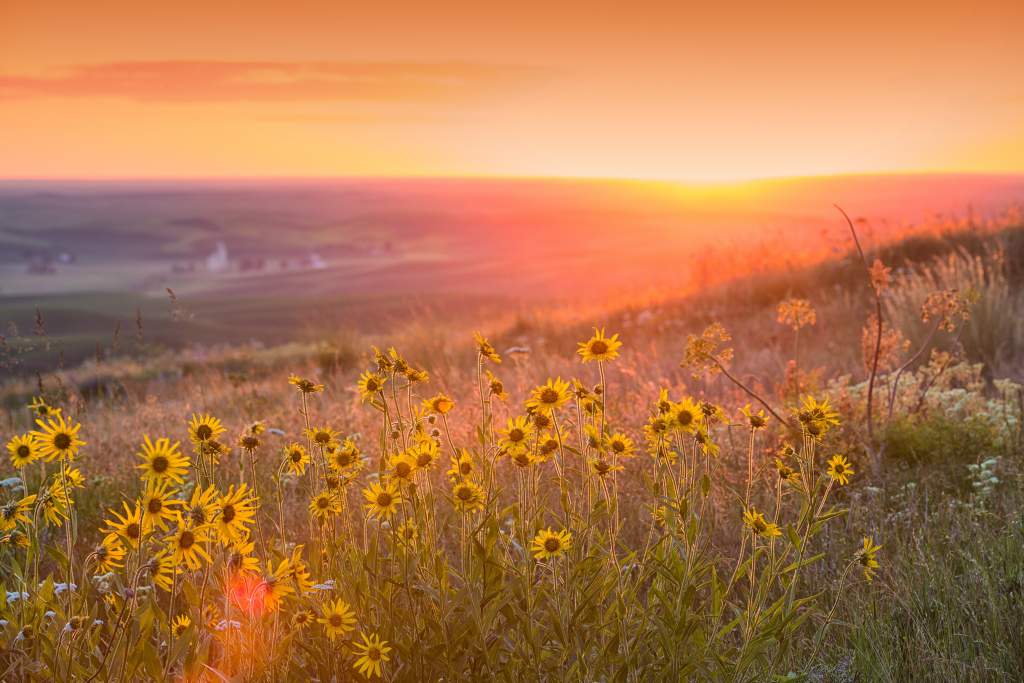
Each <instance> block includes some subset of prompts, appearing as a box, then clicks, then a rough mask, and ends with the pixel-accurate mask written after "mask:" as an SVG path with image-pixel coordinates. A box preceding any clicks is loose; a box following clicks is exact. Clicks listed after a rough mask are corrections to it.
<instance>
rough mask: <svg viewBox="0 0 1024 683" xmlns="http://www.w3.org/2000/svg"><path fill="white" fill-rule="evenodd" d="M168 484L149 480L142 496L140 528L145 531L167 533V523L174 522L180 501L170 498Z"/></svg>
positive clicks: (164, 480)
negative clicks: (155, 530) (156, 529)
mask: <svg viewBox="0 0 1024 683" xmlns="http://www.w3.org/2000/svg"><path fill="white" fill-rule="evenodd" d="M170 485H171V484H170V482H169V481H167V480H166V479H161V480H156V479H150V480H149V483H147V484H146V492H145V493H144V494H143V495H142V527H143V529H144V530H145V531H147V532H148V531H151V530H153V529H154V528H159V529H160V530H161V531H167V522H168V521H172V520H174V518H175V516H176V515H177V512H176V510H175V508H177V507H178V506H179V505H180V504H181V502H182V501H180V500H176V499H174V498H171V493H172V492H171V490H170Z"/></svg>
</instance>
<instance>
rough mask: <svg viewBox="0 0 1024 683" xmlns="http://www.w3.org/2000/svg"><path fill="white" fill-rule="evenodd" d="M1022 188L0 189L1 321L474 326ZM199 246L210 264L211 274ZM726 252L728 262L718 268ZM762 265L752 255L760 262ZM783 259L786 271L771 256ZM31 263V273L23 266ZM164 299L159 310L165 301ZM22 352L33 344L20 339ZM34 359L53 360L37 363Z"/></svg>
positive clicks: (225, 334)
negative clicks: (434, 320)
mask: <svg viewBox="0 0 1024 683" xmlns="http://www.w3.org/2000/svg"><path fill="white" fill-rule="evenodd" d="M1021 200H1024V179H1022V178H1021V177H944V176H939V177H891V178H870V177H852V178H834V179H813V180H792V181H766V182H762V183H753V184H746V185H742V186H737V187H731V188H693V187H689V188H687V187H681V186H675V185H669V184H663V183H625V182H597V181H587V182H582V181H581V182H570V181H540V180H538V181H497V180H495V181H456V180H452V181H426V180H423V181H414V180H408V181H383V180H381V181H369V180H364V181H358V180H349V181H341V180H339V181H307V182H299V181H292V182H277V183H272V182H269V181H266V182H255V181H254V182H209V183H195V182H190V183H171V182H159V183H158V182H152V183H37V182H31V183H30V182H23V183H15V182H8V183H2V184H0V321H2V322H3V324H4V326H5V330H4V334H5V335H6V337H7V339H8V343H12V344H19V343H20V344H22V345H24V344H27V343H30V342H31V340H32V337H33V331H34V328H35V326H36V322H35V320H36V314H37V309H38V311H39V313H40V314H41V315H42V316H43V320H44V326H45V331H46V334H47V337H48V339H49V340H50V346H49V347H48V348H46V349H45V351H43V350H40V349H39V348H37V349H36V351H34V352H33V353H31V354H28V355H27V358H26V359H27V361H28V362H27V365H26V366H25V367H28V368H31V367H32V365H33V361H32V359H33V358H34V357H36V356H37V355H38V354H40V353H46V354H52V353H53V351H54V348H60V349H61V350H63V351H64V353H65V354H66V357H67V360H69V361H73V360H76V359H78V358H81V357H82V356H84V355H88V354H91V353H93V352H94V350H95V348H96V345H97V344H99V345H100V346H101V347H107V346H109V345H110V344H111V343H112V337H113V335H114V331H115V330H116V329H117V327H118V325H119V324H120V326H121V335H123V336H124V337H128V336H131V335H132V334H134V325H135V319H136V312H137V311H138V313H139V314H141V316H142V319H143V321H144V326H145V328H146V334H147V335H148V338H149V339H150V340H151V341H159V342H162V343H168V344H172V345H176V344H181V343H187V342H201V343H213V342H219V341H247V340H250V339H259V340H262V341H266V342H278V341H282V340H286V339H294V338H296V337H297V336H298V337H302V336H316V335H318V334H321V333H322V331H323V330H324V329H325V328H335V329H336V328H338V327H345V326H355V327H357V328H358V329H360V330H364V331H365V330H373V329H382V328H386V327H387V326H388V325H389V324H390V321H391V320H394V319H396V318H397V317H398V316H399V315H402V314H405V313H407V312H408V311H409V310H416V309H430V310H432V311H435V312H438V313H440V314H441V315H444V316H446V318H447V319H450V320H453V321H454V320H457V319H460V318H462V319H468V318H470V317H472V318H474V319H477V320H479V319H480V318H481V317H488V316H493V315H495V313H496V312H503V313H509V314H514V313H515V312H516V311H517V310H518V309H519V308H520V307H523V306H527V305H528V306H529V307H531V308H532V309H534V310H536V307H537V306H542V305H545V304H549V305H553V306H554V305H558V306H566V305H569V306H577V305H583V306H590V307H594V306H599V305H601V304H602V303H603V302H609V303H611V302H619V303H621V302H623V301H632V300H635V299H636V297H641V296H656V297H658V296H660V297H665V296H671V295H673V294H677V293H682V292H684V291H693V290H695V289H699V288H701V287H706V286H708V285H711V284H714V283H717V282H721V281H723V280H727V279H730V278H732V277H736V276H742V275H745V274H748V273H750V272H752V271H757V270H759V269H764V268H767V267H768V265H767V264H768V263H773V264H774V265H775V267H777V266H778V265H779V264H778V259H777V257H776V255H777V254H778V253H782V252H783V251H785V253H786V254H787V257H788V259H789V264H790V265H796V264H799V263H806V262H809V261H813V260H815V259H820V258H823V257H827V256H830V255H834V254H836V253H841V252H843V251H845V250H846V249H847V248H848V243H847V235H846V233H845V231H844V228H843V225H842V223H841V222H840V221H838V220H837V215H836V214H835V212H834V209H832V206H831V205H832V203H833V202H841V203H843V204H844V205H845V206H846V208H847V209H848V210H849V211H850V212H851V213H852V214H854V215H855V216H863V217H865V218H866V219H868V220H867V222H866V223H865V224H863V225H862V230H863V236H864V238H865V239H866V240H867V241H869V242H878V241H882V240H886V239H889V238H892V237H895V236H898V235H901V234H903V233H905V232H906V231H907V230H908V226H909V225H910V224H912V223H922V222H930V223H932V224H939V225H942V224H952V223H954V222H959V223H963V222H965V221H968V220H970V221H977V222H979V223H981V222H984V221H985V220H987V219H989V218H992V217H995V216H998V215H1000V214H1002V213H1003V212H1005V211H1006V210H1007V209H1008V208H1009V207H1011V206H1013V205H1014V204H1015V203H1017V202H1019V201H1021ZM218 243H221V244H223V245H224V247H225V249H226V252H227V257H226V259H225V260H224V262H223V263H221V264H220V265H221V266H222V268H221V269H216V268H215V269H212V270H211V268H210V265H209V264H208V261H207V259H208V257H210V256H211V255H212V254H214V253H215V251H216V250H217V248H218V246H217V245H218ZM725 254H728V256H727V257H726V256H725ZM768 256H771V258H767V257H768ZM783 265H785V264H783ZM30 270H37V271H42V272H39V273H31V272H30ZM167 288H171V289H173V291H174V292H175V295H176V296H177V304H176V305H173V306H172V304H171V302H170V297H169V295H168V293H167V291H166V290H167ZM35 346H36V347H38V345H35ZM49 361H50V362H52V358H50V359H49Z"/></svg>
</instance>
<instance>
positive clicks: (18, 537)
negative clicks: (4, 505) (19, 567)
mask: <svg viewBox="0 0 1024 683" xmlns="http://www.w3.org/2000/svg"><path fill="white" fill-rule="evenodd" d="M2 545H11V546H15V547H18V548H28V547H30V546H31V545H32V541H31V540H30V539H29V537H28V536H26V535H25V534H24V533H22V532H21V531H19V530H18V529H12V530H11V531H8V532H6V533H3V534H0V546H2Z"/></svg>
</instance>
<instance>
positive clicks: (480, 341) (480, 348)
mask: <svg viewBox="0 0 1024 683" xmlns="http://www.w3.org/2000/svg"><path fill="white" fill-rule="evenodd" d="M473 341H475V342H476V351H477V354H478V355H479V356H480V360H481V361H482V360H484V359H485V358H486V359H487V360H489V361H491V362H492V363H500V362H501V356H499V355H498V351H497V350H496V349H495V348H494V346H493V345H492V344H491V342H489V341H487V340H486V339H485V338H484V336H483V335H482V334H480V333H479V332H474V333H473Z"/></svg>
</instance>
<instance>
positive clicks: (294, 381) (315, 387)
mask: <svg viewBox="0 0 1024 683" xmlns="http://www.w3.org/2000/svg"><path fill="white" fill-rule="evenodd" d="M288 384H291V385H292V386H293V387H295V388H296V389H298V390H299V391H301V392H302V393H303V394H318V393H320V392H321V391H323V390H324V385H323V384H317V383H316V382H314V381H313V380H311V379H303V378H302V377H299V376H298V375H288Z"/></svg>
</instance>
